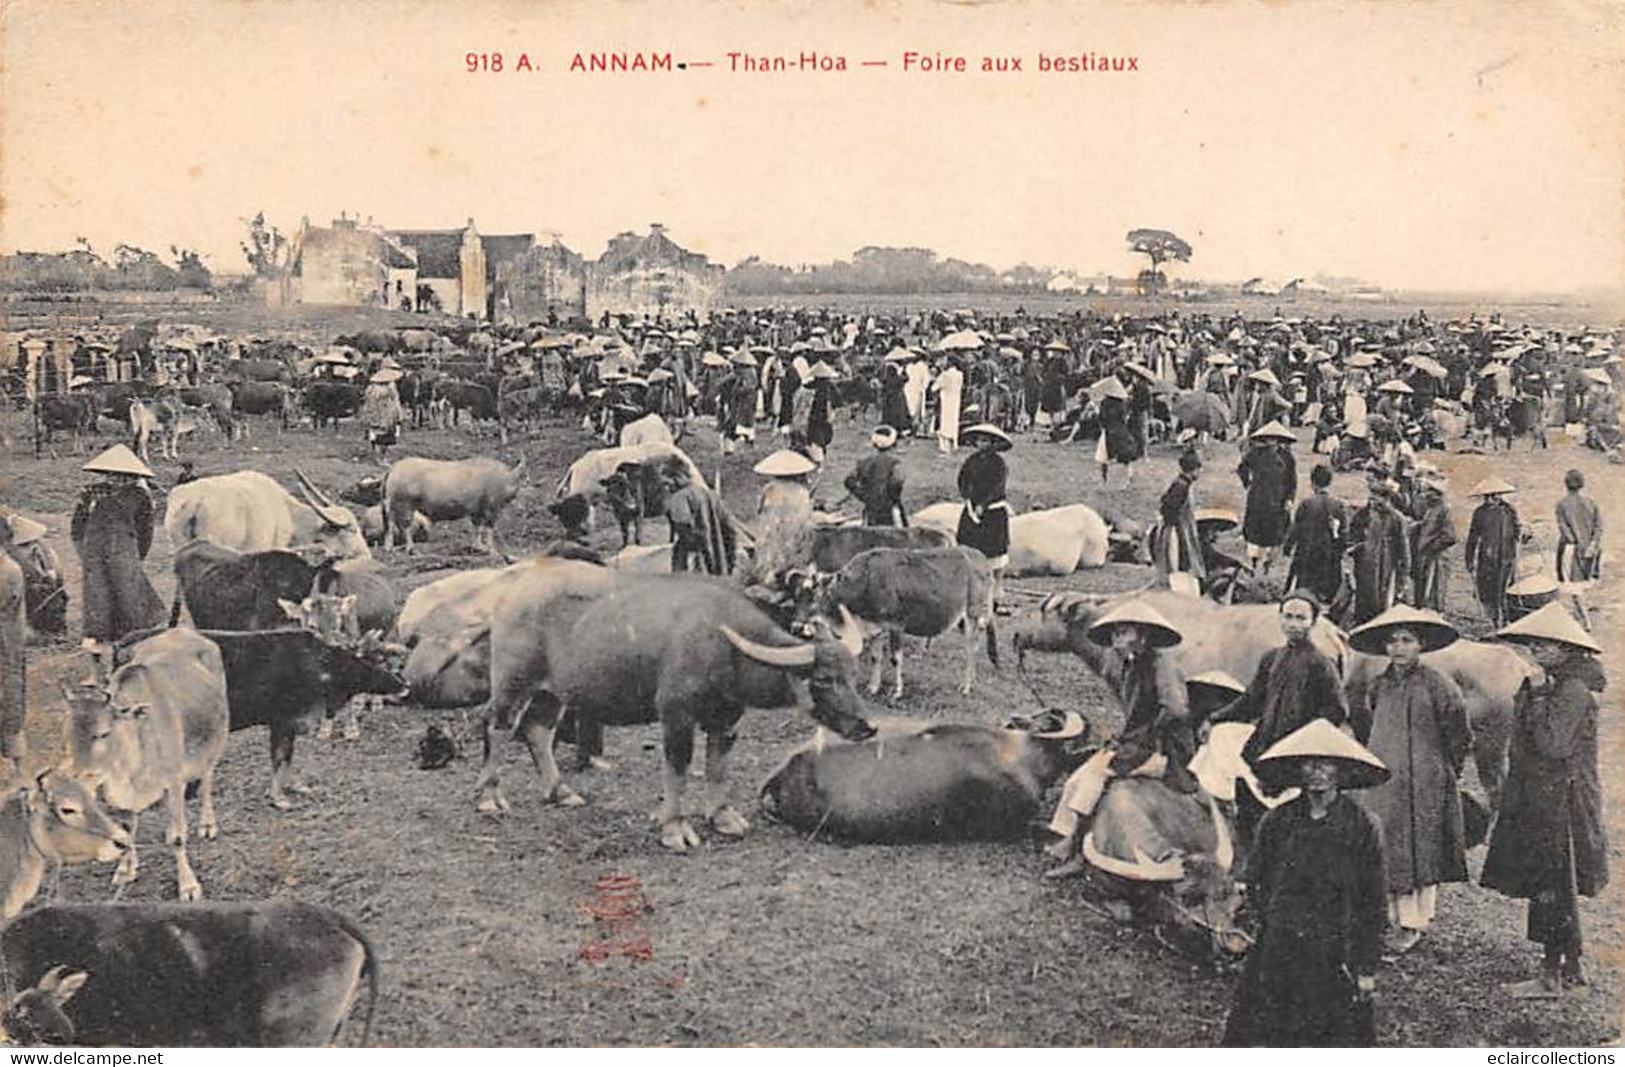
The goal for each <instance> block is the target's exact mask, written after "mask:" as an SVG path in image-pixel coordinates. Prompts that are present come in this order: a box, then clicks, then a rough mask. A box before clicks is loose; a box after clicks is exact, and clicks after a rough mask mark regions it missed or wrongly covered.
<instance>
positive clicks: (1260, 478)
mask: <svg viewBox="0 0 1625 1067" xmlns="http://www.w3.org/2000/svg"><path fill="white" fill-rule="evenodd" d="M1294 440H1295V438H1294V437H1293V436H1292V431H1291V430H1289V429H1287V428H1286V427H1285V426H1282V425H1281V424H1280V423H1279V422H1275V421H1271V422H1269V423H1268V424H1266V425H1264V426H1261V427H1259V428H1258V429H1257V430H1255V431H1254V432H1253V435H1252V438H1251V448H1250V449H1249V451H1248V452H1247V455H1246V456H1245V457H1243V459H1242V461H1241V466H1239V467H1237V468H1236V474H1237V475H1238V476H1240V478H1241V484H1242V485H1243V486H1244V487H1245V488H1246V490H1247V513H1246V515H1245V517H1244V518H1243V520H1242V526H1241V534H1242V537H1243V538H1244V539H1245V540H1246V541H1247V562H1248V563H1249V564H1251V565H1252V567H1253V570H1254V571H1255V572H1256V573H1259V574H1267V573H1269V569H1270V564H1271V563H1273V562H1274V560H1275V553H1276V551H1277V550H1278V549H1279V548H1280V546H1281V543H1282V542H1283V541H1285V540H1286V535H1287V528H1288V527H1289V526H1290V525H1291V524H1292V510H1291V509H1292V498H1293V497H1295V496H1296V495H1297V493H1298V466H1297V463H1296V462H1294V461H1293V459H1292V452H1291V447H1292V443H1293V441H1294Z"/></svg>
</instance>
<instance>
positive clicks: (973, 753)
mask: <svg viewBox="0 0 1625 1067" xmlns="http://www.w3.org/2000/svg"><path fill="white" fill-rule="evenodd" d="M875 725H876V726H877V727H878V728H879V730H880V732H879V734H877V735H876V736H875V737H872V738H870V739H869V740H867V741H863V742H860V743H858V744H842V743H839V742H831V743H827V744H826V743H822V739H820V741H818V742H814V743H813V744H812V745H809V746H807V747H804V748H802V749H799V750H798V751H796V752H794V753H792V754H791V756H790V758H789V759H787V760H786V761H785V762H784V764H783V766H781V767H780V768H779V769H778V770H777V771H775V772H774V773H773V775H772V776H771V777H770V778H769V779H768V780H767V784H766V785H764V786H763V787H762V801H763V806H764V807H765V808H766V809H767V811H768V813H769V814H770V815H772V816H773V817H775V818H778V819H782V820H783V821H784V822H787V823H789V824H790V825H791V826H794V827H796V828H798V829H801V830H811V831H819V830H827V831H828V832H829V833H831V834H833V835H834V836H836V837H841V838H847V839H849V840H853V841H874V842H898V841H962V840H980V839H994V840H997V839H1005V838H1013V837H1018V836H1020V835H1021V834H1023V833H1024V832H1025V831H1026V830H1027V828H1028V826H1029V824H1030V823H1031V822H1032V820H1033V817H1034V816H1035V815H1037V814H1038V809H1039V805H1040V804H1042V803H1043V800H1044V794H1045V793H1046V792H1048V791H1049V787H1050V786H1052V785H1054V784H1055V782H1056V780H1057V779H1058V778H1060V777H1061V776H1062V775H1063V774H1065V773H1067V772H1068V771H1070V770H1072V769H1073V768H1074V767H1076V766H1077V765H1078V764H1079V763H1081V762H1083V757H1084V753H1085V748H1084V746H1085V745H1086V744H1087V742H1088V738H1087V726H1086V724H1085V722H1084V720H1083V718H1082V716H1080V715H1078V714H1077V713H1076V712H1068V713H1067V714H1066V715H1065V716H1062V715H1061V714H1060V713H1059V712H1047V713H1045V714H1044V715H1043V716H1040V717H1039V718H1038V719H1037V720H1028V721H1023V722H1016V723H1012V724H1011V726H1010V727H1009V728H1004V729H1000V728H998V727H993V726H975V725H965V724H959V723H938V724H932V723H927V722H925V721H922V720H898V721H897V722H896V723H895V724H894V723H893V722H876V723H875Z"/></svg>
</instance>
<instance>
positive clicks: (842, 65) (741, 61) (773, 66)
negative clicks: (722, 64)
mask: <svg viewBox="0 0 1625 1067" xmlns="http://www.w3.org/2000/svg"><path fill="white" fill-rule="evenodd" d="M727 55H728V69H729V70H730V71H737V72H740V73H746V74H756V73H788V72H790V71H799V72H803V73H819V74H828V73H832V72H835V71H842V70H846V69H847V64H846V57H845V56H837V55H830V54H829V53H827V52H798V53H796V54H795V55H793V56H789V55H754V54H752V53H750V52H729V53H727Z"/></svg>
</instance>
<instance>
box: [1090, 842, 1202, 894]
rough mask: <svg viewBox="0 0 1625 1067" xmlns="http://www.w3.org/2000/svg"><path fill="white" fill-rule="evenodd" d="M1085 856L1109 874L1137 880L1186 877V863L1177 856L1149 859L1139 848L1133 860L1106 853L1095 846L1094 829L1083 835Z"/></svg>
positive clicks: (1156, 880)
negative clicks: (1157, 859) (1157, 860)
mask: <svg viewBox="0 0 1625 1067" xmlns="http://www.w3.org/2000/svg"><path fill="white" fill-rule="evenodd" d="M1083 858H1084V859H1086V860H1088V861H1089V863H1090V864H1091V865H1093V866H1095V867H1098V868H1099V869H1101V870H1103V871H1105V872H1106V873H1107V874H1115V875H1117V876H1118V877H1120V878H1130V879H1133V880H1134V881H1136V882H1177V881H1179V880H1180V879H1181V878H1183V877H1185V864H1184V863H1182V862H1181V861H1180V859H1179V857H1177V856H1175V857H1174V858H1173V859H1167V860H1163V861H1162V862H1160V863H1158V862H1156V861H1154V860H1151V859H1149V858H1148V857H1147V856H1146V854H1145V853H1144V852H1142V851H1140V850H1139V849H1138V848H1136V849H1135V850H1134V859H1133V860H1132V861H1129V860H1120V859H1117V858H1116V857H1115V856H1108V855H1105V854H1104V853H1102V852H1101V851H1100V850H1099V849H1098V848H1096V847H1095V835H1094V832H1093V831H1090V832H1089V833H1087V834H1084V835H1083Z"/></svg>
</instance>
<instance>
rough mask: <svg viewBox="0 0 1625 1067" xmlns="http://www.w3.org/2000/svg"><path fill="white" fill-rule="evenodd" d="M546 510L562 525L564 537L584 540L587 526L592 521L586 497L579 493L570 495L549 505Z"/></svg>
mask: <svg viewBox="0 0 1625 1067" xmlns="http://www.w3.org/2000/svg"><path fill="white" fill-rule="evenodd" d="M547 510H548V511H551V512H552V513H553V515H554V517H555V518H557V519H558V520H559V522H561V523H563V524H564V535H565V536H566V537H571V538H577V539H585V538H586V536H587V524H588V523H589V522H590V521H591V520H592V505H591V504H590V503H588V501H587V498H586V497H584V496H582V495H581V494H580V493H572V494H571V495H569V496H567V497H565V498H564V499H563V500H560V501H558V502H557V503H555V504H549V505H548V506H547Z"/></svg>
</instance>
